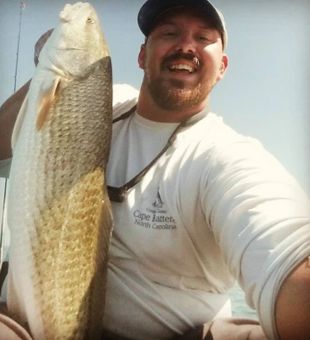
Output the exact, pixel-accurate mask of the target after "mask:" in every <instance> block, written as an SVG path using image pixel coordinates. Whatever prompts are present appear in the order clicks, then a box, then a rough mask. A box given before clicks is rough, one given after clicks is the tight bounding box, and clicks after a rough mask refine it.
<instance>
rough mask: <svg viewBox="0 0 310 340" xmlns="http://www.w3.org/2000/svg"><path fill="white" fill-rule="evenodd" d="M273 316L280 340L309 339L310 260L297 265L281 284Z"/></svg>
mask: <svg viewBox="0 0 310 340" xmlns="http://www.w3.org/2000/svg"><path fill="white" fill-rule="evenodd" d="M275 316H276V324H277V329H278V333H279V336H280V339H281V340H291V339H298V340H308V339H310V258H308V259H306V260H305V261H303V262H302V263H301V264H299V265H298V266H297V267H296V268H295V269H294V270H293V271H292V272H291V273H290V274H289V275H288V277H287V278H286V280H285V281H284V283H283V284H282V286H281V289H280V291H279V295H278V298H277V302H276V315H275Z"/></svg>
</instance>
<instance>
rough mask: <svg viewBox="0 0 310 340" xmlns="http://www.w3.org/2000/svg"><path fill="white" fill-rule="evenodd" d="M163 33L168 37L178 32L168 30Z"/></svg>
mask: <svg viewBox="0 0 310 340" xmlns="http://www.w3.org/2000/svg"><path fill="white" fill-rule="evenodd" d="M163 35H164V36H167V37H173V36H175V35H176V32H173V31H167V32H164V33H163Z"/></svg>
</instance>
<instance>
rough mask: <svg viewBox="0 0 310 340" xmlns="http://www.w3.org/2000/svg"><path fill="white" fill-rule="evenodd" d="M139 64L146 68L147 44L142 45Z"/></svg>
mask: <svg viewBox="0 0 310 340" xmlns="http://www.w3.org/2000/svg"><path fill="white" fill-rule="evenodd" d="M138 64H139V67H140V68H141V69H142V70H144V67H145V44H142V45H141V47H140V52H139V55H138Z"/></svg>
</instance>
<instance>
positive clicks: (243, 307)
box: [229, 285, 258, 320]
mask: <svg viewBox="0 0 310 340" xmlns="http://www.w3.org/2000/svg"><path fill="white" fill-rule="evenodd" d="M229 295H230V297H231V300H232V313H233V316H234V317H246V318H250V319H255V320H258V316H257V313H256V311H255V310H254V309H252V308H250V307H249V306H248V305H247V304H246V302H245V297H244V293H243V291H242V289H241V288H240V287H239V286H238V285H235V286H234V287H233V288H232V289H231V291H230V292H229Z"/></svg>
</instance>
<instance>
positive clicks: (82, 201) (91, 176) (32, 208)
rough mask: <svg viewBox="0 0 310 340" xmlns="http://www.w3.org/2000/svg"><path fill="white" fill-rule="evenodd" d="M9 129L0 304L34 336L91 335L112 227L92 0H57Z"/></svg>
mask: <svg viewBox="0 0 310 340" xmlns="http://www.w3.org/2000/svg"><path fill="white" fill-rule="evenodd" d="M59 18H60V21H59V24H58V26H57V27H56V28H55V29H54V31H53V33H52V34H51V36H50V37H49V39H48V40H47V42H46V44H45V45H44V47H43V49H42V51H41V53H40V57H39V64H38V66H37V68H36V70H35V73H34V76H33V78H32V81H31V85H30V88H29V92H28V94H27V96H26V98H25V101H24V103H23V105H22V107H21V110H20V112H19V115H18V118H17V121H16V124H15V127H14V131H13V137H12V148H13V159H12V166H11V173H10V185H9V192H8V225H9V228H10V231H11V248H10V269H9V281H8V307H9V311H10V313H11V314H12V315H13V316H14V318H15V319H16V320H17V321H18V322H20V323H21V324H22V325H24V326H26V327H27V328H28V329H29V330H30V332H31V334H32V336H33V337H34V339H39V340H43V339H92V340H93V339H97V338H100V336H101V332H102V317H103V309H104V300H105V296H104V293H105V282H106V271H107V254H108V247H109V242H110V237H111V231H112V224H113V223H112V214H111V205H110V201H109V198H108V194H107V190H106V185H105V166H106V163H107V159H108V155H109V149H110V139H111V130H112V71H111V60H110V56H109V51H108V46H107V43H106V41H105V39H104V36H103V33H102V29H101V27H100V23H99V20H98V17H97V15H96V12H95V10H94V8H93V7H92V6H91V5H90V4H88V3H81V2H78V3H76V4H74V5H66V6H65V7H64V9H63V10H62V11H61V13H60V15H59Z"/></svg>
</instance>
